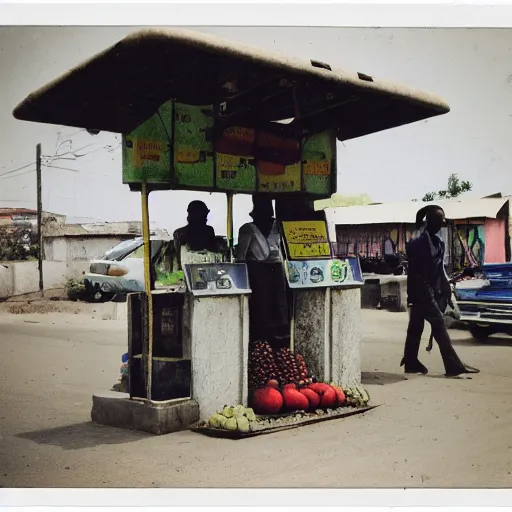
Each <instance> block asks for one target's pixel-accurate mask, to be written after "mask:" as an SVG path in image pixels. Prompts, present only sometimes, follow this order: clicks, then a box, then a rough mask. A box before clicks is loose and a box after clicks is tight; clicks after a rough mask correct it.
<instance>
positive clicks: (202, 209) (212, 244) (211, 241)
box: [174, 201, 217, 268]
mask: <svg viewBox="0 0 512 512" xmlns="http://www.w3.org/2000/svg"><path fill="white" fill-rule="evenodd" d="M187 212H188V217H187V222H188V223H187V225H186V226H183V227H182V228H178V229H177V230H176V231H175V232H174V247H175V248H176V257H177V260H178V266H179V268H181V247H182V246H184V245H188V247H189V249H190V250H191V251H204V250H206V251H211V252H216V250H217V244H216V241H215V231H214V230H213V228H212V227H211V226H208V224H207V221H208V214H209V213H210V210H209V209H208V207H207V206H206V204H204V203H203V201H192V202H191V203H190V204H189V205H188V208H187Z"/></svg>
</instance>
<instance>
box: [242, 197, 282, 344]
mask: <svg viewBox="0 0 512 512" xmlns="http://www.w3.org/2000/svg"><path fill="white" fill-rule="evenodd" d="M250 216H251V217H252V218H253V222H249V223H247V224H244V225H243V226H242V227H241V228H240V230H239V232H238V254H237V261H239V262H244V263H246V264H247V271H248V274H249V285H250V287H251V291H252V293H251V298H250V302H249V308H250V340H251V341H256V340H266V341H268V342H269V343H271V344H275V343H276V342H278V343H279V342H282V341H283V340H284V339H288V337H289V314H288V301H287V290H286V277H285V274H284V268H283V258H282V254H281V235H280V232H279V225H278V222H277V221H276V220H275V219H274V209H273V207H272V200H271V199H270V198H269V197H267V196H258V195H255V196H253V210H252V212H251V213H250Z"/></svg>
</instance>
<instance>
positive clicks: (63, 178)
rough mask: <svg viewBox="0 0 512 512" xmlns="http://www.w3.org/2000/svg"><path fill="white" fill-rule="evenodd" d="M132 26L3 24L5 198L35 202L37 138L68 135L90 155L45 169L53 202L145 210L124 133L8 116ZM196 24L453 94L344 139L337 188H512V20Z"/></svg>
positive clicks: (157, 204) (154, 210) (405, 193)
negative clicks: (418, 116) (437, 107)
mask: <svg viewBox="0 0 512 512" xmlns="http://www.w3.org/2000/svg"><path fill="white" fill-rule="evenodd" d="M191 28H193V27H191ZM133 30H134V28H119V27H113V28H104V27H91V28H89V27H40V28H30V27H0V74H1V76H2V80H1V82H0V141H1V143H0V147H1V151H0V206H18V207H29V208H35V205H36V187H35V172H34V169H35V165H34V162H35V146H36V144H37V143H38V142H41V143H42V147H43V155H49V156H51V155H53V154H54V153H55V150H56V146H57V145H58V144H61V143H63V144H62V145H61V148H60V150H59V151H60V153H62V152H63V151H62V150H63V149H66V150H68V151H70V150H74V151H76V152H77V154H84V155H85V156H82V157H79V158H77V159H76V160H75V161H72V160H59V161H55V162H53V164H52V165H53V167H52V168H44V171H43V188H44V191H43V207H44V209H45V210H48V211H54V212H57V213H64V214H67V215H70V216H75V217H93V218H99V219H102V220H135V219H139V218H140V198H139V195H138V194H136V193H131V192H130V191H129V189H128V187H127V186H124V185H122V184H121V150H120V147H119V144H120V136H119V135H114V134H109V133H102V134H100V135H99V136H97V137H91V136H90V135H88V134H87V133H86V132H84V131H79V130H78V129H73V128H62V127H57V126H49V125H42V124H35V123H26V122H20V121H16V120H15V119H14V118H13V117H12V110H13V108H14V106H15V105H16V104H17V103H19V102H20V101H21V100H23V99H24V98H25V96H26V95H27V94H29V93H30V92H31V91H33V90H34V89H36V88H38V87H40V86H41V85H44V84H45V83H46V82H48V81H50V80H52V79H53V78H55V77H56V76H58V75H59V74H60V73H62V72H64V71H66V70H67V69H68V68H69V67H72V66H74V65H76V64H78V63H79V62H81V61H82V60H84V59H86V58H88V57H90V56H91V55H93V54H94V53H96V52H97V51H100V50H102V49H103V48H105V47H106V46H108V45H110V44H112V43H115V42H116V41H117V40H119V39H121V38H123V37H124V36H125V35H126V34H128V33H130V32H132V31H133ZM197 30H201V31H204V32H209V33H213V34H217V35H220V36H223V37H226V38H231V39H234V40H238V41H241V42H245V43H249V44H252V45H256V46H260V47H263V48H265V49H268V50H273V51H277V52H280V53H284V54H287V55H291V56H296V57H303V58H308V59H309V58H315V59H318V60H321V61H323V62H328V63H329V64H331V65H332V66H333V67H342V68H343V67H345V68H348V69H352V70H354V71H360V72H363V73H367V74H370V75H373V76H375V77H379V78H384V79H388V80H392V81H398V82H403V83H406V84H408V85H411V86H415V87H418V88H421V89H425V90H427V91H430V92H433V93H435V94H437V95H439V96H441V97H443V98H444V99H445V100H446V101H447V102H448V103H449V104H450V106H451V112H450V113H449V114H447V115H445V116H441V117H438V118H435V119H432V120H428V121H427V122H420V123H416V124H413V125H408V126H404V127H400V128H396V129H393V130H389V131H387V132H381V133H377V134H373V135H370V136H367V137H363V138H360V139H355V140H351V141H347V142H345V143H343V144H341V143H340V144H339V147H338V154H339V163H338V172H339V177H338V192H339V193H341V194H349V195H352V194H360V193H367V194H369V195H370V196H371V197H372V199H373V200H374V201H407V200H410V199H412V198H421V197H422V196H423V194H424V193H425V192H426V191H429V190H437V189H440V188H443V187H444V186H445V184H446V181H447V178H448V175H449V174H450V173H452V172H456V173H459V175H460V177H461V178H463V179H467V180H470V181H471V182H472V183H473V184H474V192H475V193H476V194H478V195H486V194H491V193H495V192H500V191H501V192H503V193H510V192H512V186H511V184H510V182H511V177H510V176H511V174H510V164H511V162H512V144H511V135H512V30H509V29H360V28H355V29H346V28H320V27H313V28H305V27H304V28H271V27H263V28H228V27H226V28H214V27H209V28H204V27H203V28H199V29H197ZM66 140H68V142H65V141H66ZM80 148H83V149H80ZM77 150H78V151H77ZM45 161H47V160H45ZM24 166H27V167H24ZM55 166H58V167H65V168H67V169H73V170H66V169H57V168H55ZM21 167H23V169H20V170H19V171H17V172H11V171H13V170H15V169H18V168H21ZM197 195H198V194H197V193H187V192H160V193H156V194H155V195H154V196H153V197H152V199H151V214H152V219H153V220H154V221H156V223H157V224H158V225H159V226H161V227H165V228H167V229H170V230H172V229H174V228H176V227H178V226H179V225H182V224H183V223H184V222H185V218H186V205H187V204H188V202H189V201H190V200H191V199H193V198H195V197H197ZM204 196H205V197H203V199H204V200H205V201H206V202H207V203H208V205H209V206H210V209H211V210H212V213H211V214H210V221H211V223H212V225H213V226H214V227H215V229H216V231H218V232H219V233H225V226H224V218H225V198H224V196H223V195H221V194H213V195H204ZM249 207H250V201H248V200H247V198H246V197H243V196H240V197H237V198H236V201H235V225H236V226H238V225H240V224H241V223H242V222H245V221H247V213H248V211H249Z"/></svg>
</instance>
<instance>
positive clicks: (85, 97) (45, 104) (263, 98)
mask: <svg viewBox="0 0 512 512" xmlns="http://www.w3.org/2000/svg"><path fill="white" fill-rule="evenodd" d="M171 98H174V99H176V100H177V101H178V102H182V103H186V104H190V105H212V104H214V105H215V104H217V105H218V104H221V103H223V102H226V105H227V109H226V112H227V113H229V114H230V115H231V117H232V119H233V120H234V121H235V122H238V123H239V122H244V123H254V124H255V125H257V124H258V123H261V122H268V121H282V120H289V119H293V121H291V124H292V125H295V126H297V127H298V128H300V129H306V130H308V131H310V132H318V131H322V130H327V129H335V130H336V131H337V136H338V139H340V140H346V139H351V138H355V137H360V136H363V135H367V134H369V133H373V132H378V131H381V130H386V129H389V128H393V127H396V126H401V125H404V124H408V123H412V122H415V121H419V120H422V119H426V118H429V117H433V116H436V115H440V114H444V113H446V112H448V111H449V107H448V105H447V104H446V103H444V102H443V101H442V100H441V99H439V98H437V97H435V96H433V95H430V94H427V93H424V92H421V91H417V90H414V89H412V88H409V87H405V86H401V85H397V84H393V83H386V82H383V81H380V80H376V79H373V78H372V77H371V76H368V75H364V74H361V73H353V72H348V71H345V70H339V69H331V68H330V66H329V65H327V64H325V63H321V62H317V61H307V60H296V59H289V58H286V57H283V56H281V55H278V54H277V55H276V54H272V53H267V52H265V51H262V50H259V49H255V48H252V47H248V46H245V45H241V44H239V43H236V42H231V41H225V40H222V39H219V38H217V37H213V36H210V35H206V34H202V33H196V32H191V31H186V30H165V31H162V30H143V31H138V32H135V33H133V34H131V35H130V36H128V37H126V38H125V39H123V40H121V41H120V42H118V43H117V44H115V45H113V46H112V47H110V48H107V49H106V50H104V51H103V52H101V53H99V54H97V55H95V56H94V57H92V58H91V59H89V60H88V61H86V62H84V63H82V64H81V65H79V66H77V67H75V68H73V69H71V70H70V71H69V72H67V73H66V74H64V75H62V76H60V77H59V78H57V79H56V80H54V81H53V82H51V83H49V84H47V85H45V86H44V87H42V88H41V89H39V90H37V91H35V92H33V93H32V94H30V95H29V96H28V97H27V98H26V99H25V100H24V101H23V102H21V103H20V104H19V105H18V106H17V107H16V109H15V110H14V116H15V117H16V118H17V119H20V120H24V121H35V122H41V123H49V124H59V125H65V126H76V127H82V128H87V129H91V130H104V131H110V132H120V133H130V132H131V131H132V130H134V129H135V128H136V127H137V126H139V125H140V124H141V123H142V122H144V121H145V120H147V119H148V118H149V117H151V116H152V115H153V114H154V113H155V111H156V110H157V108H158V107H159V106H160V105H162V104H163V103H164V102H165V101H168V100H169V99H171Z"/></svg>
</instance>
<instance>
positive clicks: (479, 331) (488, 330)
mask: <svg viewBox="0 0 512 512" xmlns="http://www.w3.org/2000/svg"><path fill="white" fill-rule="evenodd" d="M469 332H470V333H471V335H472V336H473V338H475V340H477V341H485V340H486V339H487V338H488V337H489V336H491V335H492V334H495V333H496V330H495V329H494V328H493V327H491V326H490V325H470V326H469Z"/></svg>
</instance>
